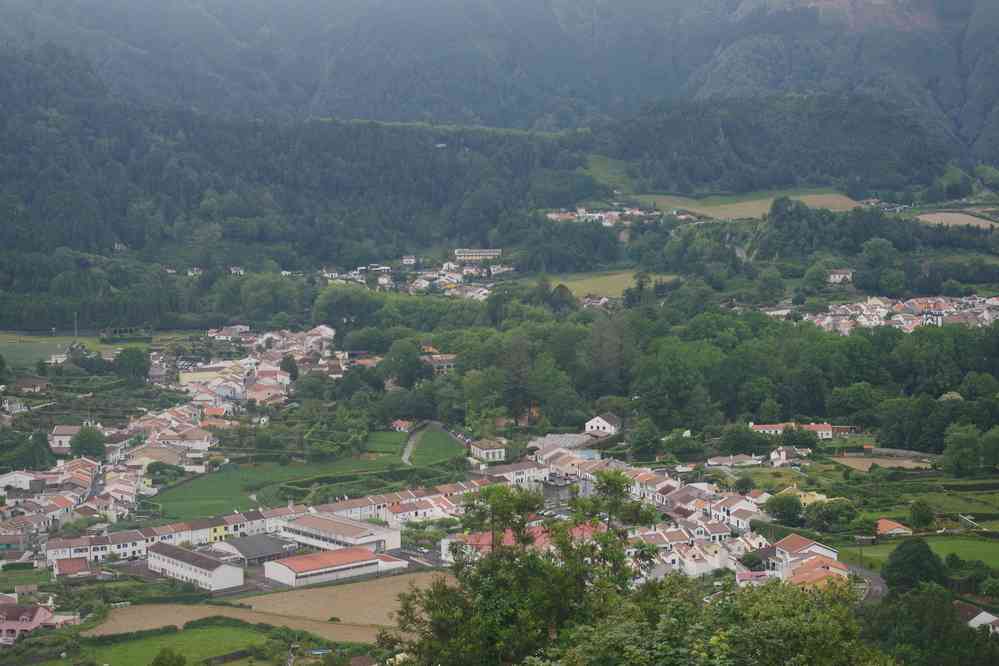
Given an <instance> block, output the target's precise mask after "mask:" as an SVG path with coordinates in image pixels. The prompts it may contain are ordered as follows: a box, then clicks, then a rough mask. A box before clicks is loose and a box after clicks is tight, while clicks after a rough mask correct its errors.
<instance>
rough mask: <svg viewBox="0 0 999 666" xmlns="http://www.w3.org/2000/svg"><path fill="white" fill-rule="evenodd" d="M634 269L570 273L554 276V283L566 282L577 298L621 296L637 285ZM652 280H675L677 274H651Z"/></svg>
mask: <svg viewBox="0 0 999 666" xmlns="http://www.w3.org/2000/svg"><path fill="white" fill-rule="evenodd" d="M635 275H636V272H635V271H634V270H629V271H613V272H609V273H574V274H570V275H556V276H552V278H551V283H552V284H553V285H558V284H564V285H565V286H566V287H568V288H569V291H571V292H572V293H573V295H574V296H576V298H582V297H583V296H587V295H590V294H592V295H594V296H606V297H608V298H620V297H621V296H622V295H623V294H624V291H625V289H628V288H629V287H633V286H635ZM649 278H650V279H651V280H652V282H656V281H657V280H659V281H670V280H675V279H676V276H675V275H657V274H654V273H650V274H649Z"/></svg>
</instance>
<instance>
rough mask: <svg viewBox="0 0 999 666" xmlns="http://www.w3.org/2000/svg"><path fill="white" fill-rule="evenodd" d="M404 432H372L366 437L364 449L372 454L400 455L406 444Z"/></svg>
mask: <svg viewBox="0 0 999 666" xmlns="http://www.w3.org/2000/svg"><path fill="white" fill-rule="evenodd" d="M406 437H407V435H406V433H404V432H373V433H371V436H370V437H368V443H367V445H366V448H367V450H368V451H370V452H372V453H388V454H391V455H395V456H398V455H402V447H403V445H405V443H406Z"/></svg>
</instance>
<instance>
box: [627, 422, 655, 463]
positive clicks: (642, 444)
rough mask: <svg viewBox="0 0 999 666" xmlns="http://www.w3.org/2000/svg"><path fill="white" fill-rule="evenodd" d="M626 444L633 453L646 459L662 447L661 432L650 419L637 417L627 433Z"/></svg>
mask: <svg viewBox="0 0 999 666" xmlns="http://www.w3.org/2000/svg"><path fill="white" fill-rule="evenodd" d="M628 444H629V445H630V446H631V451H632V453H633V454H635V455H636V456H638V457H639V458H641V459H643V460H644V459H647V458H649V457H651V456H653V455H655V454H656V452H657V451H659V450H660V448H661V447H662V433H660V432H659V428H657V427H656V424H655V423H654V422H653V421H652V419H650V418H647V417H643V418H640V419H638V421H637V422H636V423H635V426H634V427H633V428H632V429H631V431H630V432H629V433H628Z"/></svg>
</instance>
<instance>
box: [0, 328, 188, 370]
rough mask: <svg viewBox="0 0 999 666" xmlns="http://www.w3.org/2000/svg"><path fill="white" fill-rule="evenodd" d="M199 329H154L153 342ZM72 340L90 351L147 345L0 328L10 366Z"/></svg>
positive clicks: (0, 348) (57, 350)
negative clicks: (158, 331) (105, 341)
mask: <svg viewBox="0 0 999 666" xmlns="http://www.w3.org/2000/svg"><path fill="white" fill-rule="evenodd" d="M199 333H200V332H191V331H170V332H165V333H157V334H156V335H155V336H154V337H153V343H152V344H153V346H165V345H169V344H170V343H172V342H177V341H181V340H184V339H186V338H188V337H189V336H191V335H195V334H199ZM73 342H80V343H82V344H83V345H84V346H86V347H87V348H88V349H90V350H92V351H109V350H112V349H122V348H124V347H148V346H149V345H148V344H145V343H141V342H138V343H125V344H114V345H105V344H101V342H100V338H99V337H98V336H95V335H81V336H79V337H73V336H72V335H55V336H52V335H44V334H31V335H27V334H22V333H17V332H14V331H0V355H2V356H3V357H4V358H5V359H6V360H7V364H8V365H10V366H11V367H19V368H30V367H33V366H34V364H35V363H36V362H37V361H38V360H39V359H44V360H46V361H47V360H48V359H49V357H50V356H52V354H61V353H63V352H65V351H66V348H67V347H69V345H70V344H72V343H73Z"/></svg>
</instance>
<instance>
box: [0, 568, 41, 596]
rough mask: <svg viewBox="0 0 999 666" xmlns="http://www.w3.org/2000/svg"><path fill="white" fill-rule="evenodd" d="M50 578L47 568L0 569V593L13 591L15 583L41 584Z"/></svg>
mask: <svg viewBox="0 0 999 666" xmlns="http://www.w3.org/2000/svg"><path fill="white" fill-rule="evenodd" d="M50 578H51V576H50V574H49V570H48V569H24V570H21V571H17V570H12V571H0V593H5V592H13V591H14V586H15V585H41V584H42V583H47V582H49V579H50Z"/></svg>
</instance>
